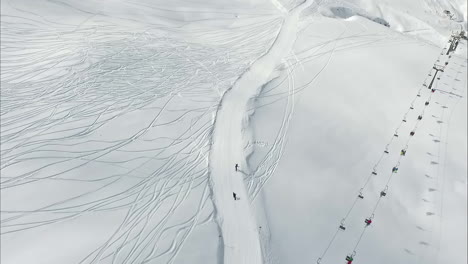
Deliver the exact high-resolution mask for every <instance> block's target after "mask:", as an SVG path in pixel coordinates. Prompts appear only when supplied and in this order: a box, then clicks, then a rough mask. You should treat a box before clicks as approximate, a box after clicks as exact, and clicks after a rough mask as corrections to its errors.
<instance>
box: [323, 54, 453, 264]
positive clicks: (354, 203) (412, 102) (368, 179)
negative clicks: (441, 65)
mask: <svg viewBox="0 0 468 264" xmlns="http://www.w3.org/2000/svg"><path fill="white" fill-rule="evenodd" d="M444 49H445V48H444ZM441 55H443V53H441V54H440V55H439V57H438V60H439V59H440V57H441ZM430 72H432V68H431V70H430ZM427 80H428V77H427V76H426V79H425V81H424V84H423V86H425V84H426V81H427ZM421 91H422V87H421V88H420V89H419V90H418V93H417V95H416V97H415V98H414V99H413V100H412V101H411V107H410V108H409V110H407V112H406V113H405V115H404V117H406V115H407V114H408V113H409V112H410V111H411V110H412V109H413V105H414V103H415V101H416V100H417V98H418V97H420V93H421ZM431 98H432V93H431V94H430V95H429V97H428V100H427V101H426V102H429V101H430V100H431ZM427 106H428V105H427V104H425V105H424V108H423V112H422V113H424V110H425V109H426V107H427ZM420 121H421V120H417V121H416V125H415V127H414V129H413V131H414V130H415V129H416V128H417V125H418V124H419V122H420ZM403 123H404V122H403V121H401V122H400V124H399V125H398V126H397V128H396V129H395V134H394V136H392V137H391V138H390V140H389V141H388V143H387V144H386V148H385V149H386V150H387V149H388V147H389V146H390V145H391V143H392V142H393V140H394V137H395V135H397V132H398V130H399V129H400V128H401V126H402V125H403ZM411 138H412V137H409V139H408V141H407V142H406V147H405V148H406V149H407V148H408V145H409V142H410V140H411ZM384 157H385V152H384V153H383V154H382V155H381V156H380V158H379V159H378V161H377V162H376V163H375V165H374V167H373V169H374V171H373V173H374V172H375V170H376V169H377V167H378V165H380V163H381V161H382V160H383V158H384ZM401 158H402V156H401V155H400V157H399V159H398V163H397V164H399V163H400V160H401ZM373 173H370V174H369V176H368V177H367V179H366V181H365V182H364V184H363V185H362V187H361V188H360V190H359V193H360V194H362V191H364V189H365V187H366V186H367V185H368V183H369V182H370V180H371V179H372V175H374V174H373ZM393 174H394V173H392V174H391V175H390V177H389V179H388V181H387V184H386V186H385V189H386V190H388V187H389V183H390V181H391V178H392V177H393ZM381 198H382V196H380V197H379V198H378V201H377V203H376V205H375V207H374V210H373V214H374V212H375V211H376V209H377V207H378V204H379V203H380V200H381ZM358 200H359V197H356V198H355V199H354V201H353V204H352V205H351V207H350V208H349V209H348V211H347V212H346V214H345V217H343V218H342V223H344V221H345V220H346V219H347V218H348V217H349V215H350V214H351V212H352V210H353V209H354V207H355V205H356V203H357V201H358ZM373 214H372V215H373ZM365 230H366V228H364V230H363V232H362V233H361V236H360V237H359V239H358V241H357V243H356V245H355V248H354V252H355V250H356V249H357V247H358V246H359V243H360V241H361V240H362V237H363V235H364V232H365ZM339 231H340V227H338V228H337V230H336V232H335V233H334V235H333V236H332V238H331V240H330V242H329V243H328V245H327V247H326V248H325V250H324V251H323V253H322V254H321V256H320V257H319V258H318V259H317V263H320V262H321V260H322V259H323V258H324V257H325V256H326V254H327V252H328V250H329V249H330V247H331V246H332V244H333V242H334V241H335V239H336V237H337V236H338V233H339Z"/></svg>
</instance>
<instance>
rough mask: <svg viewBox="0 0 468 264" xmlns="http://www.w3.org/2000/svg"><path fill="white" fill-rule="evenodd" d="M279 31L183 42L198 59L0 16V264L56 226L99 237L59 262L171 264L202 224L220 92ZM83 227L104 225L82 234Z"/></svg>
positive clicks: (205, 33) (117, 34) (169, 44)
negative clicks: (17, 244) (22, 242)
mask: <svg viewBox="0 0 468 264" xmlns="http://www.w3.org/2000/svg"><path fill="white" fill-rule="evenodd" d="M100 22H101V21H100ZM279 22H280V19H278V18H277V17H272V16H270V17H265V18H261V19H260V20H259V19H256V20H252V21H251V22H249V23H250V24H249V23H247V24H246V25H242V26H240V27H237V28H236V29H233V30H224V31H223V30H213V29H211V30H198V31H194V32H192V34H193V35H194V36H197V37H200V38H203V39H211V40H213V41H216V42H217V45H216V46H210V45H198V44H195V43H185V42H184V41H181V40H180V39H173V38H170V37H168V36H167V34H161V32H156V34H155V33H154V32H151V31H150V30H149V31H147V30H145V29H138V30H137V31H135V30H134V29H129V30H128V31H126V30H124V29H123V28H121V27H119V26H117V25H113V24H106V23H102V22H101V23H99V22H98V23H97V24H95V25H93V24H91V25H88V24H86V23H83V24H81V25H80V26H79V27H78V28H77V27H76V26H70V25H64V24H54V23H52V22H50V21H45V22H44V21H41V20H40V19H38V18H37V17H33V18H29V17H17V16H9V15H2V26H3V25H5V26H6V27H5V28H2V75H1V76H2V77H1V81H2V85H1V87H2V89H1V123H2V126H1V170H2V173H1V189H2V199H1V200H2V211H1V216H2V217H1V227H2V232H1V238H2V250H5V251H4V252H11V253H8V254H2V261H1V262H3V261H5V262H11V261H15V260H16V261H18V259H19V261H20V262H23V263H24V262H25V260H24V259H21V258H23V256H22V255H18V254H15V253H14V251H9V250H8V249H9V248H12V247H14V244H13V243H11V242H10V243H7V242H9V241H10V240H11V239H12V238H13V239H16V238H25V239H26V240H28V236H29V235H30V234H35V233H34V232H47V234H54V230H56V229H57V228H61V227H63V226H67V227H68V228H70V229H73V230H74V231H75V232H74V233H76V234H79V232H80V230H83V229H84V230H88V229H90V230H94V229H97V230H96V234H92V236H91V237H92V239H91V241H92V242H89V243H87V244H86V246H87V248H86V249H81V248H80V250H81V252H85V255H79V256H78V257H73V256H69V257H68V258H67V259H66V262H68V263H148V262H151V263H155V262H157V263H173V262H174V261H175V259H176V257H177V256H178V253H179V252H180V251H181V249H182V245H183V244H184V242H185V241H186V240H187V238H188V237H189V235H190V234H191V233H192V231H193V230H194V229H195V228H196V227H198V226H201V225H204V224H206V223H209V222H212V221H213V211H212V210H213V209H212V205H211V203H210V199H209V188H208V164H207V162H208V154H209V150H210V138H211V136H212V116H213V114H214V111H215V110H216V106H217V104H218V100H219V95H218V94H219V91H224V90H226V89H227V88H228V87H230V86H231V85H232V84H233V83H234V81H235V80H234V78H235V76H239V75H241V73H242V72H243V71H244V69H245V68H246V67H247V66H248V65H249V63H250V61H251V58H255V57H256V56H258V54H260V53H261V52H262V51H263V49H264V46H265V45H270V43H271V42H272V41H273V37H274V34H272V33H273V32H276V31H277V28H278V25H279ZM230 53H233V54H235V56H229V54H230ZM135 73H138V74H135ZM207 80H209V81H207ZM90 217H103V219H108V218H110V219H112V220H111V221H109V222H108V223H107V224H105V226H102V223H106V222H105V220H104V221H102V220H100V219H99V221H95V222H94V223H93V224H92V225H89V224H88V225H87V224H86V222H84V224H83V222H82V221H86V219H89V218H90ZM82 219H85V220H82ZM101 227H102V228H101ZM100 229H103V230H104V231H102V233H101V230H100ZM44 230H47V231H44ZM30 232H33V233H30ZM59 232H60V231H59ZM91 233H92V232H91ZM91 233H90V232H83V236H79V237H68V238H67V241H69V242H71V241H74V243H79V242H80V240H82V239H85V238H86V237H87V236H88V237H89V235H90V234H91ZM39 234H40V233H39ZM86 234H88V235H87V236H86ZM50 237H51V238H50V239H49V236H44V239H43V241H42V243H41V244H43V245H48V244H47V243H49V242H50V241H51V240H52V239H53V236H50ZM66 243H68V242H66ZM64 244H65V243H64ZM88 244H89V245H88ZM38 247H39V248H40V245H39V244H34V247H33V248H38ZM24 257H25V258H26V257H27V256H24ZM56 257H57V254H54V253H49V252H47V253H44V256H43V258H41V260H40V261H43V262H38V263H57V259H55V258H56ZM58 263H63V262H62V261H60V260H59V261H58Z"/></svg>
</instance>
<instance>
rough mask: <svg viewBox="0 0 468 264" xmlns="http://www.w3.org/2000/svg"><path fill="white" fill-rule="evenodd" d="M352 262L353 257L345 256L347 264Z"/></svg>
mask: <svg viewBox="0 0 468 264" xmlns="http://www.w3.org/2000/svg"><path fill="white" fill-rule="evenodd" d="M353 260H354V259H353V256H351V255H348V256H346V261H348V262H347V264H353Z"/></svg>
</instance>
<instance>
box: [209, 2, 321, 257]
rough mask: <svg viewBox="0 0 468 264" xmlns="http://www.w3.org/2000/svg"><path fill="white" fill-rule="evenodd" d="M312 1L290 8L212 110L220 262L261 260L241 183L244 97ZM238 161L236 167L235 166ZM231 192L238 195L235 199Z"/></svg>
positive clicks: (264, 78) (267, 72)
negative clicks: (268, 45)
mask: <svg viewBox="0 0 468 264" xmlns="http://www.w3.org/2000/svg"><path fill="white" fill-rule="evenodd" d="M311 4H312V1H306V2H304V3H302V4H301V5H299V6H298V7H296V8H295V9H293V10H291V11H290V13H289V14H288V16H287V17H286V18H285V20H284V22H283V25H282V27H281V29H280V32H279V33H278V36H277V38H276V40H275V42H274V43H273V45H272V46H271V48H270V49H269V51H268V52H267V53H266V54H265V55H264V56H262V57H261V58H259V59H258V60H257V61H256V62H255V63H254V64H253V65H252V66H251V67H250V68H249V69H248V70H247V71H246V72H245V73H244V74H243V75H242V76H241V77H240V78H239V79H238V80H237V81H236V83H235V84H234V86H233V87H232V88H231V89H230V90H228V91H227V92H226V93H225V94H224V96H223V99H222V102H221V105H220V108H219V109H218V111H217V114H216V120H215V125H214V130H213V142H212V149H211V153H210V175H211V176H210V182H211V187H212V191H213V200H214V204H215V207H216V211H217V220H218V223H219V225H220V228H221V232H222V238H223V242H224V263H227V264H229V263H232V264H240V263H246V264H254V263H262V261H263V260H262V252H261V246H260V240H259V236H258V227H257V224H256V221H255V218H254V216H253V214H252V212H251V209H250V198H249V195H248V192H247V188H246V186H245V184H244V178H243V175H244V174H249V172H248V171H247V169H246V168H247V163H246V160H245V155H244V143H245V142H244V136H243V133H242V131H243V129H245V128H246V118H247V113H246V111H247V109H248V102H249V100H250V99H252V98H253V97H255V96H256V95H257V94H258V93H259V92H260V89H261V87H262V86H263V85H264V84H265V83H266V82H268V81H269V78H270V76H271V74H272V72H273V70H274V69H275V67H276V66H277V65H278V64H279V63H280V62H281V60H282V59H283V57H285V56H287V55H289V52H290V51H291V49H292V46H293V44H294V42H295V39H296V34H297V31H298V21H299V16H300V14H301V12H302V10H304V9H305V8H307V7H309V6H310V5H311ZM235 163H238V164H239V165H240V171H239V172H235V170H234V165H235ZM233 192H235V193H236V194H237V195H238V196H239V197H240V200H237V201H235V200H234V199H233Z"/></svg>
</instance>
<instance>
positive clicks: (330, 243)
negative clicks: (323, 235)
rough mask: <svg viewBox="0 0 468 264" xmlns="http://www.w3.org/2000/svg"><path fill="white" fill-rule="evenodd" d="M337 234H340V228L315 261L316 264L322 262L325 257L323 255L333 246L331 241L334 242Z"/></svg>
mask: <svg viewBox="0 0 468 264" xmlns="http://www.w3.org/2000/svg"><path fill="white" fill-rule="evenodd" d="M339 232H340V228H337V229H336V232H335V234H334V235H333V237H332V239H331V240H330V242H329V243H328V245H327V247H326V248H325V250H324V251H323V253H322V255H321V256H320V257H319V258H318V259H317V263H320V262H321V261H322V259H323V258H324V257H325V255H326V254H327V252H328V250H329V249H330V247H331V246H332V245H333V241H335V238H336V237H337V236H338V233H339Z"/></svg>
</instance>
